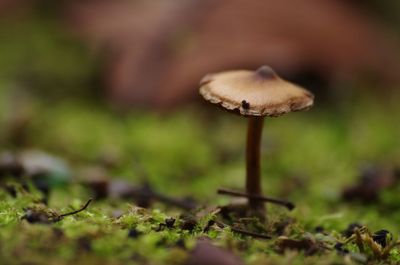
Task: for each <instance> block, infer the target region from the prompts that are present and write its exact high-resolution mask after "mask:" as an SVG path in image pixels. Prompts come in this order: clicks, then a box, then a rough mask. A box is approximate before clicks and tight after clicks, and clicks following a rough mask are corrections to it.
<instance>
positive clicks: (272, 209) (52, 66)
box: [0, 12, 400, 265]
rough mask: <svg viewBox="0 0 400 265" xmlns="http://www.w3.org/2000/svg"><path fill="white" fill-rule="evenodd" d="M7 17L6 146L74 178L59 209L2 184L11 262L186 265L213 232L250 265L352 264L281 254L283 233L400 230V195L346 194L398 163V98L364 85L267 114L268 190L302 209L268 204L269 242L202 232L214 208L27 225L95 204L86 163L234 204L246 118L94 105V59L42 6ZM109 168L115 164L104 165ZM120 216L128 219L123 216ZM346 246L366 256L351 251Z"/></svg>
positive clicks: (2, 135)
mask: <svg viewBox="0 0 400 265" xmlns="http://www.w3.org/2000/svg"><path fill="white" fill-rule="evenodd" d="M2 19H5V21H6V19H7V18H2ZM6 22H7V23H3V24H2V25H3V26H1V27H0V33H1V36H7V39H5V40H4V39H3V41H1V42H0V55H1V58H2V59H1V60H0V147H1V150H9V151H14V152H18V151H22V150H25V149H28V148H34V149H40V150H44V151H46V152H48V153H51V154H54V155H57V156H59V157H61V158H63V159H65V161H67V162H68V164H69V168H70V170H71V172H72V178H71V181H70V182H69V183H67V184H65V185H62V186H57V187H55V188H53V189H52V190H51V192H50V196H49V201H48V206H43V205H41V206H40V204H39V201H40V200H41V199H42V198H43V195H42V194H41V193H40V192H39V191H38V190H36V189H35V188H34V187H33V185H31V184H29V185H30V189H29V192H27V191H26V190H24V189H22V188H20V187H19V186H18V185H19V182H18V180H16V179H13V180H11V182H13V183H14V184H15V185H16V186H17V194H16V197H13V196H12V195H11V194H9V192H7V191H6V189H4V188H0V263H1V264H76V265H78V264H180V263H182V262H183V261H184V260H185V258H186V257H187V255H189V254H188V253H189V252H190V249H191V248H193V246H194V245H195V244H196V239H197V238H199V237H204V236H207V237H210V238H211V239H212V241H213V242H214V243H215V244H216V245H219V246H221V247H224V248H226V249H229V250H230V251H232V252H233V253H235V254H237V255H238V256H240V257H241V258H242V259H243V260H244V261H245V262H246V264H343V263H345V264H351V263H355V261H351V259H350V260H349V256H342V255H339V254H338V253H337V251H335V250H325V251H322V252H318V253H316V254H315V255H312V256H306V255H305V254H304V252H293V251H289V252H285V253H284V254H281V253H279V252H278V251H277V244H276V243H277V241H278V239H277V238H278V235H277V233H276V232H277V230H279V229H278V228H279V226H280V225H281V224H282V223H285V222H287V223H289V225H288V226H287V227H286V229H284V231H281V232H282V233H283V234H284V235H285V236H287V237H289V238H302V237H304V236H306V237H312V238H313V239H314V240H318V241H322V242H324V243H325V244H326V245H327V246H328V248H329V247H330V248H332V247H333V244H334V243H335V242H336V241H341V240H344V238H343V237H342V235H341V231H343V230H344V229H346V227H347V226H348V225H349V224H350V223H354V222H358V223H360V224H363V225H366V226H368V227H369V228H370V230H371V231H376V230H379V229H387V230H389V231H391V232H392V233H393V234H394V236H395V237H397V235H398V234H399V231H400V227H399V223H400V212H399V210H398V209H399V207H398V204H399V189H400V188H399V187H397V188H396V187H394V188H392V189H390V190H385V191H383V192H381V193H380V200H379V202H376V203H375V204H374V203H372V204H368V205H367V204H362V203H348V202H344V201H343V200H342V199H341V190H342V189H343V187H345V186H347V185H349V184H351V183H354V182H355V181H356V178H357V176H358V174H359V172H360V168H361V167H363V166H364V165H371V164H372V165H377V166H380V167H383V168H385V167H388V168H392V167H395V166H399V165H400V137H399V136H400V123H399V115H400V109H399V107H398V99H399V95H398V94H397V95H396V94H393V95H392V96H391V97H387V98H378V97H376V96H375V95H367V94H368V93H366V91H369V89H367V88H365V87H362V88H361V89H355V88H354V87H351V88H348V89H347V90H337V91H342V92H343V91H344V92H346V93H343V94H347V96H340V97H338V99H340V100H338V101H337V102H340V103H337V102H336V103H332V102H331V103H328V104H327V103H321V101H320V99H319V98H318V97H317V99H316V106H315V107H314V108H313V109H312V110H311V111H309V112H305V113H293V114H289V115H286V116H284V117H281V118H277V119H275V118H274V119H266V121H265V130H264V134H263V147H262V163H263V164H262V165H263V168H262V173H263V174H262V175H263V188H264V192H265V194H267V195H269V196H274V197H281V198H286V199H288V200H290V201H293V202H294V203H295V204H296V208H295V209H294V210H293V211H291V212H288V211H287V210H285V209H281V208H278V207H277V206H273V205H268V221H267V225H266V228H265V229H266V231H265V232H266V233H268V234H270V235H271V236H272V239H270V240H266V239H255V238H252V237H246V236H242V235H238V234H237V233H233V232H232V231H231V230H230V229H229V228H224V229H222V228H220V227H218V226H215V225H214V226H212V227H211V228H210V229H208V231H207V232H203V229H204V227H205V226H206V225H207V223H208V221H209V220H210V219H212V218H215V216H213V215H212V214H203V215H202V216H201V217H199V220H198V224H197V226H196V227H195V228H194V229H193V230H192V231H188V230H184V229H181V228H180V227H181V224H182V222H184V219H183V218H180V215H181V214H182V212H183V211H182V210H180V209H175V208H171V207H168V206H167V205H165V204H163V203H156V204H154V205H153V206H152V207H151V208H150V209H141V208H137V207H136V206H135V204H134V202H133V201H131V200H114V199H103V200H95V201H94V202H93V203H92V204H91V205H90V206H89V208H88V209H87V210H85V211H83V212H81V213H79V214H77V215H73V216H68V217H65V218H63V219H62V220H60V221H59V222H56V223H50V224H31V223H29V222H27V220H24V219H22V218H23V216H24V214H25V212H26V211H25V209H26V208H28V207H45V209H44V210H46V211H49V209H47V207H49V208H50V209H53V210H55V211H57V212H58V213H65V212H69V211H71V210H73V209H78V208H79V207H80V206H81V205H82V204H84V203H85V202H86V200H87V199H88V198H89V197H91V196H92V195H93V194H91V192H90V191H89V190H88V189H87V188H85V187H84V186H83V185H82V184H80V183H79V181H78V180H79V179H81V178H82V177H83V176H84V173H83V172H85V170H84V169H85V168H87V167H101V168H103V169H104V170H106V172H107V173H108V175H110V176H111V177H113V178H122V179H126V180H128V181H130V182H132V183H136V184H138V183H140V182H141V181H143V180H144V179H145V180H147V181H148V182H149V183H150V184H151V185H152V187H154V189H156V190H157V191H159V192H161V193H163V194H168V195H170V196H176V197H182V196H186V195H190V196H193V197H194V198H195V199H196V200H197V201H198V202H199V203H200V205H203V206H204V207H213V206H218V205H225V204H228V203H229V202H230V198H226V197H221V196H218V195H216V193H215V191H216V189H217V188H220V187H228V188H238V189H241V188H242V187H243V184H244V174H245V172H244V144H245V133H246V121H245V119H243V118H240V117H237V116H234V115H231V114H229V113H224V112H221V111H220V110H218V109H217V108H212V107H210V108H209V109H208V110H204V108H203V107H204V106H205V105H202V106H189V107H183V108H179V109H176V110H175V111H172V112H170V113H168V114H161V115H160V114H156V113H153V112H146V111H134V112H131V113H124V114H120V113H118V112H114V111H111V110H110V109H109V108H107V107H106V106H104V105H103V104H99V103H98V102H96V100H90V101H89V102H87V101H82V100H80V99H79V98H84V97H85V96H86V98H87V96H88V95H93V93H91V92H90V91H89V90H88V89H82V87H89V86H91V87H92V86H93V81H94V80H92V77H93V73H94V72H96V71H95V69H96V67H95V66H94V64H95V62H96V61H97V60H94V59H93V58H92V57H91V56H90V55H89V54H88V53H87V52H85V51H84V50H83V49H82V47H81V46H79V45H76V43H75V42H74V41H72V40H71V39H70V38H66V36H65V34H64V33H60V32H59V31H58V29H57V25H56V24H57V23H56V22H54V19H53V18H48V16H43V14H41V13H40V12H39V14H33V15H32V17H30V18H28V19H27V20H26V21H25V20H23V21H22V22H21V21H18V23H14V22H15V21H14V22H13V21H11V22H10V21H6ZM59 62H62V63H59ZM94 79H95V78H94ZM94 87H96V86H94ZM96 89H97V87H96ZM372 90H375V91H376V90H377V88H375V87H373V88H372ZM65 91H68V92H65ZM88 91H89V92H88ZM334 91H336V90H334ZM349 91H353V92H352V93H351V95H349V93H348V92H349ZM78 96H79V97H78ZM61 98H62V99H61ZM109 160H111V161H112V163H111V164H112V166H110V164H109V163H108V162H107V163H105V161H109ZM9 181H10V180H7V181H5V182H9ZM5 182H3V184H4V183H5ZM3 184H2V185H3ZM115 211H119V212H121V213H122V216H121V217H119V218H117V217H113V216H114V215H115V214H114V213H115ZM206 212H207V211H206ZM53 213H54V212H53ZM169 217H173V218H176V219H177V220H176V223H175V224H174V227H173V228H165V227H164V228H161V229H160V223H164V222H165V219H166V218H169ZM248 221H249V220H248ZM250 221H251V220H250ZM250 223H251V222H250ZM316 227H322V228H323V229H324V233H325V234H323V233H318V232H317V231H316ZM131 230H133V231H135V232H134V233H133V235H132V234H131V237H129V236H128V234H129V231H131ZM183 246H184V247H183ZM347 248H348V249H349V250H351V251H353V252H358V248H357V247H356V246H355V245H354V244H349V245H348V246H347ZM379 262H382V263H383V262H387V263H392V264H396V263H397V264H398V263H399V262H400V253H399V251H398V250H393V251H392V252H391V256H390V257H389V259H388V260H386V261H379ZM370 263H372V264H374V263H378V261H376V260H371V261H370Z"/></svg>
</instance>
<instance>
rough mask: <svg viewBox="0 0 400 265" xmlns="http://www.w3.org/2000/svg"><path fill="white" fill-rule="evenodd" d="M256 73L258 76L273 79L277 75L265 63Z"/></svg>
mask: <svg viewBox="0 0 400 265" xmlns="http://www.w3.org/2000/svg"><path fill="white" fill-rule="evenodd" d="M256 74H257V76H260V77H262V78H265V79H271V78H275V77H276V73H275V71H274V70H273V69H272V68H271V67H269V66H267V65H263V66H261V67H260V68H258V69H257V71H256Z"/></svg>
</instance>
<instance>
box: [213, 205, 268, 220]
mask: <svg viewBox="0 0 400 265" xmlns="http://www.w3.org/2000/svg"><path fill="white" fill-rule="evenodd" d="M219 214H220V215H221V216H222V218H224V219H225V220H229V221H237V220H239V219H241V218H258V219H259V220H260V221H262V222H264V221H266V209H265V207H260V208H250V207H249V204H248V203H247V202H246V201H242V202H232V203H230V204H228V205H224V206H221V207H220V212H219Z"/></svg>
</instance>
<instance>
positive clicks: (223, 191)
mask: <svg viewBox="0 0 400 265" xmlns="http://www.w3.org/2000/svg"><path fill="white" fill-rule="evenodd" d="M217 193H218V194H222V195H229V196H234V197H245V198H249V199H253V200H259V201H262V202H270V203H274V204H278V205H282V206H285V207H286V208H287V209H288V210H290V211H291V210H293V209H294V207H295V206H294V204H293V203H291V202H288V201H284V200H279V199H274V198H269V197H265V196H261V195H251V194H247V193H243V192H238V191H233V190H228V189H218V190H217Z"/></svg>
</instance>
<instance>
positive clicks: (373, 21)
mask: <svg viewBox="0 0 400 265" xmlns="http://www.w3.org/2000/svg"><path fill="white" fill-rule="evenodd" d="M399 10H400V4H397V2H396V1H391V2H388V1H378V0H367V1H357V0H351V1H348V0H346V1H345V0H324V1H319V0H311V1H310V0H296V1H290V0H283V1H273V0H266V1H257V0H249V1H246V2H244V1H239V0H233V1H228V0H217V1H214V0H176V1H144V0H117V1H104V0H90V1H57V2H55V1H46V0H1V2H0V15H1V21H0V23H1V24H0V31H1V35H0V37H1V44H0V45H1V46H0V56H1V61H0V67H1V68H0V74H1V76H0V78H1V79H0V80H1V82H2V87H13V90H16V89H21V90H26V91H29V93H43V95H46V97H52V98H57V99H62V98H65V97H87V98H97V99H101V100H105V101H107V102H110V103H112V104H113V105H115V106H118V107H128V108H135V107H146V108H149V109H153V108H165V107H171V106H175V104H183V103H188V102H192V101H193V100H198V99H199V97H198V96H197V84H198V80H199V79H200V78H201V77H202V76H204V75H205V74H206V73H208V72H214V71H220V70H226V69H236V68H248V69H255V68H257V67H258V66H260V65H262V64H269V65H271V66H272V67H274V68H275V69H276V70H277V72H278V73H280V74H281V75H282V76H284V77H286V78H287V79H289V80H293V81H296V82H299V83H301V84H303V85H305V86H307V87H309V88H310V89H311V90H313V91H314V92H316V93H321V94H325V95H326V94H332V93H339V92H340V91H337V90H341V89H343V86H344V85H342V84H343V82H345V83H347V84H348V83H351V82H355V81H360V80H368V82H379V86H378V85H377V86H376V87H377V89H378V88H379V89H380V90H381V91H382V92H386V90H387V89H386V87H388V86H391V85H394V84H397V83H398V82H399V76H398V70H399V69H400V68H399V66H400V60H399V58H400V57H399V48H398V47H399V37H398V33H399V24H400V22H399V17H398V12H400V11H399ZM339 84H340V85H339ZM374 84H376V83H374ZM330 90H335V91H334V92H333V91H330ZM340 93H341V92H340ZM346 93H350V92H349V91H346Z"/></svg>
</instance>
